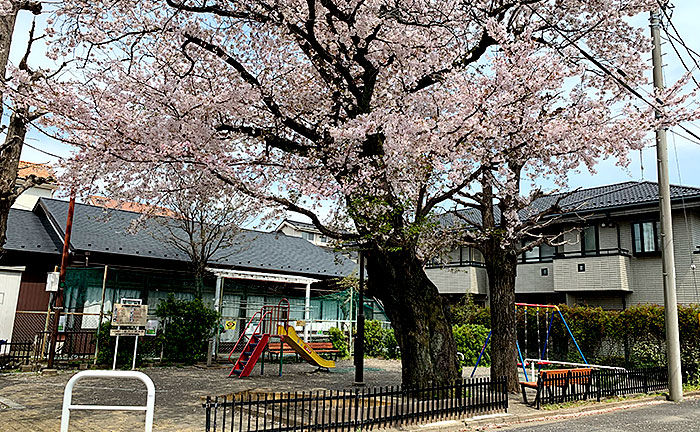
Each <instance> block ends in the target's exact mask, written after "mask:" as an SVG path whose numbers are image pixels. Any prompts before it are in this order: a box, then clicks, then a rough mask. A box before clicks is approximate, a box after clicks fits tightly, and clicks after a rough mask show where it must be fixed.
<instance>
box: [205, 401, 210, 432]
mask: <svg viewBox="0 0 700 432" xmlns="http://www.w3.org/2000/svg"><path fill="white" fill-rule="evenodd" d="M204 407H205V408H206V411H207V419H206V421H205V426H204V427H205V430H206V432H209V431H210V430H211V396H207V401H206V402H205V405H204Z"/></svg>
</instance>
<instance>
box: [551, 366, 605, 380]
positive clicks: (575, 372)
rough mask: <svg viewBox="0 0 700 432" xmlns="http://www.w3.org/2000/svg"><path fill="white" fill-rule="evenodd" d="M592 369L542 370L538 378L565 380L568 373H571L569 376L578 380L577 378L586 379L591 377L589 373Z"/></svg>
mask: <svg viewBox="0 0 700 432" xmlns="http://www.w3.org/2000/svg"><path fill="white" fill-rule="evenodd" d="M592 370H593V369H591V368H580V369H550V370H543V371H540V376H541V377H542V379H558V378H566V377H567V375H568V374H569V372H571V376H572V377H575V378H578V377H586V376H590V375H591V371H592Z"/></svg>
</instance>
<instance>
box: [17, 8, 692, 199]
mask: <svg viewBox="0 0 700 432" xmlns="http://www.w3.org/2000/svg"><path fill="white" fill-rule="evenodd" d="M674 3H675V4H676V7H675V10H674V12H673V22H674V24H675V25H676V27H677V28H678V30H679V32H680V33H681V35H682V37H683V39H684V40H685V41H686V43H687V44H688V46H689V47H690V48H692V49H693V50H695V51H696V52H700V38H697V37H695V32H696V28H697V27H696V26H697V21H698V19H700V2H698V1H697V0H677V1H675V2H674ZM37 19H38V22H37V27H38V28H44V27H45V19H46V17H45V16H40V17H38V18H37ZM31 20H32V15H30V14H29V13H26V12H23V13H21V14H20V16H19V17H18V20H17V26H16V29H15V34H14V37H13V50H12V53H11V61H13V62H14V63H15V64H17V62H18V60H19V58H21V56H22V54H23V53H24V48H25V46H26V40H27V35H28V32H29V27H30V25H31ZM634 22H635V23H636V24H638V25H640V26H647V27H648V16H640V17H638V18H637V19H635V20H634ZM42 50H43V46H41V45H37V46H35V47H34V49H33V52H32V57H31V59H32V61H31V62H30V64H37V63H41V62H42V60H41V58H42V57H43V51H42ZM663 50H664V53H665V56H664V65H665V70H664V73H665V76H666V80H667V82H669V83H672V82H674V81H675V80H677V79H678V78H680V77H681V76H682V74H683V73H684V71H685V70H684V69H683V67H682V65H681V63H680V62H679V61H678V59H677V57H676V56H675V54H674V53H673V50H672V48H671V47H670V45H669V44H664V47H663ZM649 57H650V56H649ZM686 63H688V62H687V59H686ZM693 72H694V75H695V76H696V78H697V79H698V80H699V81H700V71H698V70H695V71H693ZM5 121H6V119H5ZM684 126H686V127H687V128H688V129H690V130H691V131H693V132H694V133H696V134H697V135H700V122H695V124H685V125H684ZM673 131H674V132H676V133H678V134H680V135H684V136H688V134H687V133H686V132H684V131H683V130H682V129H680V128H674V129H673ZM26 143H27V145H26V146H25V147H24V150H23V152H22V159H23V160H26V161H30V162H56V161H57V158H56V157H55V156H60V157H67V156H69V155H70V152H71V149H70V148H69V147H68V146H66V145H64V144H61V143H58V142H55V141H53V140H51V139H50V138H48V137H46V136H44V135H42V134H41V133H40V132H38V131H37V130H35V129H33V130H31V131H30V132H29V134H28V137H27V140H26ZM32 147H34V148H32ZM35 148H37V149H40V150H42V151H43V152H42V151H38V150H36V149H35ZM668 149H669V167H670V175H671V182H672V183H673V184H683V185H686V186H698V187H700V169H699V168H700V142H697V143H694V142H691V141H689V140H687V139H684V138H682V137H679V136H678V135H676V134H674V133H671V132H669V134H668ZM47 153H49V154H47ZM54 155H55V156H54ZM640 156H641V157H640ZM630 180H635V181H636V180H652V181H656V150H655V148H654V147H653V134H652V133H651V132H650V134H649V146H648V147H647V148H646V149H645V150H644V151H643V152H642V154H641V155H640V154H639V152H635V153H634V154H632V155H631V163H630V165H629V166H628V167H627V168H622V167H619V166H617V165H616V161H615V160H603V161H602V162H601V163H600V164H598V166H597V174H595V175H590V174H589V173H588V172H587V171H586V170H582V171H581V172H580V173H572V174H571V175H570V182H569V184H570V186H571V187H573V188H575V187H591V186H598V185H604V184H611V183H617V182H623V181H630Z"/></svg>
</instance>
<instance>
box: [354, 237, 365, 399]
mask: <svg viewBox="0 0 700 432" xmlns="http://www.w3.org/2000/svg"><path fill="white" fill-rule="evenodd" d="M359 258H360V296H359V307H358V311H357V336H356V337H355V357H354V359H355V385H365V378H364V374H365V307H364V303H365V293H364V287H365V257H364V254H363V253H362V249H360V256H359Z"/></svg>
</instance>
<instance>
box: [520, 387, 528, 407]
mask: <svg viewBox="0 0 700 432" xmlns="http://www.w3.org/2000/svg"><path fill="white" fill-rule="evenodd" d="M520 388H521V389H522V391H523V402H524V403H525V405H527V393H526V392H525V386H524V385H522V384H520Z"/></svg>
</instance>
